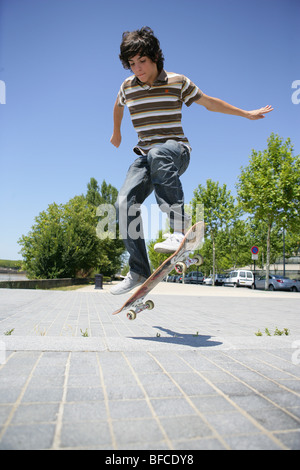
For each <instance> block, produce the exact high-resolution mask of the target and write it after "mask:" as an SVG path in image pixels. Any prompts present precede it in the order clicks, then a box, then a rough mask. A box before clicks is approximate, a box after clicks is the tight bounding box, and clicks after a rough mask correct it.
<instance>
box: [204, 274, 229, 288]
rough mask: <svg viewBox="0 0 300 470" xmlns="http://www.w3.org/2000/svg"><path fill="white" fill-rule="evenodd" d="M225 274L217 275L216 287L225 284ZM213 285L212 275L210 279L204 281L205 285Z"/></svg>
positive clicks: (206, 278)
mask: <svg viewBox="0 0 300 470" xmlns="http://www.w3.org/2000/svg"><path fill="white" fill-rule="evenodd" d="M224 280H225V274H215V285H216V286H222V285H223V284H224ZM212 283H213V275H212V274H211V275H210V276H208V277H205V278H204V280H203V284H205V285H206V286H212Z"/></svg>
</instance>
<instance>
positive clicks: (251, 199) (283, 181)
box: [237, 133, 300, 289]
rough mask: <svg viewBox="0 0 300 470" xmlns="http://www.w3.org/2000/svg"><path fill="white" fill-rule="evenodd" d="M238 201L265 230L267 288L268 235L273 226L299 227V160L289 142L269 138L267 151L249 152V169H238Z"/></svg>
mask: <svg viewBox="0 0 300 470" xmlns="http://www.w3.org/2000/svg"><path fill="white" fill-rule="evenodd" d="M237 190H238V197H239V202H240V205H241V207H242V208H243V210H244V211H245V212H247V213H249V214H251V215H252V216H253V218H254V219H255V220H256V221H263V222H264V224H265V227H266V232H267V235H266V241H267V243H266V245H267V260H266V286H265V288H266V289H267V288H268V279H269V272H270V259H271V232H272V228H273V227H274V226H277V227H282V228H283V229H286V230H291V231H293V230H294V229H295V228H297V227H298V226H299V215H300V158H299V155H298V156H296V157H294V156H293V147H292V144H291V141H290V139H287V140H286V141H285V142H284V141H283V139H282V138H280V137H279V136H278V135H275V134H273V133H272V134H271V136H270V137H269V139H268V146H267V149H265V150H263V151H262V152H261V151H259V152H257V151H255V150H252V155H251V156H250V161H249V165H248V166H246V167H245V168H242V169H241V174H240V176H239V180H238V184H237Z"/></svg>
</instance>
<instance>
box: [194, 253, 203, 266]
mask: <svg viewBox="0 0 300 470" xmlns="http://www.w3.org/2000/svg"><path fill="white" fill-rule="evenodd" d="M194 259H197V260H198V261H197V262H196V263H195V265H196V266H201V264H203V261H204V260H203V256H201V255H195V256H194Z"/></svg>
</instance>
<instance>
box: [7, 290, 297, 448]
mask: <svg viewBox="0 0 300 470" xmlns="http://www.w3.org/2000/svg"><path fill="white" fill-rule="evenodd" d="M180 289H181V290H180ZM180 292H181V294H182V295H179V294H180ZM12 293H13V295H12ZM277 294H278V295H277ZM285 294H286V295H285ZM299 296H300V294H299V295H298V294H293V295H292V294H289V293H269V292H267V293H265V292H256V291H254V292H252V291H248V290H246V289H245V290H243V289H240V290H236V289H226V288H224V289H223V288H216V289H214V288H205V287H202V286H180V285H177V286H176V285H167V284H165V285H163V286H161V288H160V287H159V288H158V289H157V290H156V291H154V292H153V299H154V300H155V303H156V309H155V310H154V311H152V312H145V313H142V314H140V315H139V316H138V319H137V320H136V321H135V322H129V321H128V320H127V319H126V316H125V315H124V314H120V315H118V316H112V315H111V312H112V311H114V310H115V309H116V308H117V307H118V306H119V304H120V303H121V300H122V299H120V298H116V297H114V296H111V295H110V294H109V293H108V292H107V290H105V289H104V290H103V291H101V292H99V291H98V292H95V290H91V289H90V290H88V288H85V289H84V290H82V291H81V290H78V291H72V292H55V291H26V290H24V291H21V290H15V291H11V290H8V289H1V290H0V337H1V358H2V359H3V360H1V363H0V449H1V450H4V449H102V450H103V449H106V450H124V449H127V450H139V449H152V450H153V449H157V450H172V449H174V450H176V449H179V450H181V449H186V450H190V451H191V450H196V449H208V450H209V449H210V450H218V449H225V448H226V449H234V450H238V449H249V450H254V449H266V450H273V449H295V450H299V442H300V434H299V433H300V431H299V429H300V365H299V364H298V361H297V357H296V356H295V352H297V345H298V347H299V340H300V325H299V318H298V314H297V312H298V303H299ZM125 298H126V296H124V299H123V300H125ZM182 305H184V312H183V310H182ZM183 313H184V315H183ZM276 326H278V328H285V327H288V328H289V329H290V331H291V334H290V336H287V337H267V336H264V337H256V336H255V335H254V332H255V331H257V330H258V329H260V330H261V331H264V328H266V327H268V328H269V329H270V330H272V329H275V327H276ZM12 328H15V330H14V331H13V333H12V334H11V335H10V336H5V335H4V333H5V332H7V331H8V330H10V329H12ZM80 329H81V330H82V331H83V332H84V331H87V332H88V335H89V336H88V337H83V336H82V332H81V331H80ZM157 334H158V335H157Z"/></svg>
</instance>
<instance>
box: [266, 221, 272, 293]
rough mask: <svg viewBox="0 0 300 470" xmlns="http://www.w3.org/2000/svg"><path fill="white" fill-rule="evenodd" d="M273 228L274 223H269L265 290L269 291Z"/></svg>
mask: <svg viewBox="0 0 300 470" xmlns="http://www.w3.org/2000/svg"><path fill="white" fill-rule="evenodd" d="M271 227H272V222H269V224H268V238H267V262H266V282H265V290H269V273H270V252H271Z"/></svg>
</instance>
